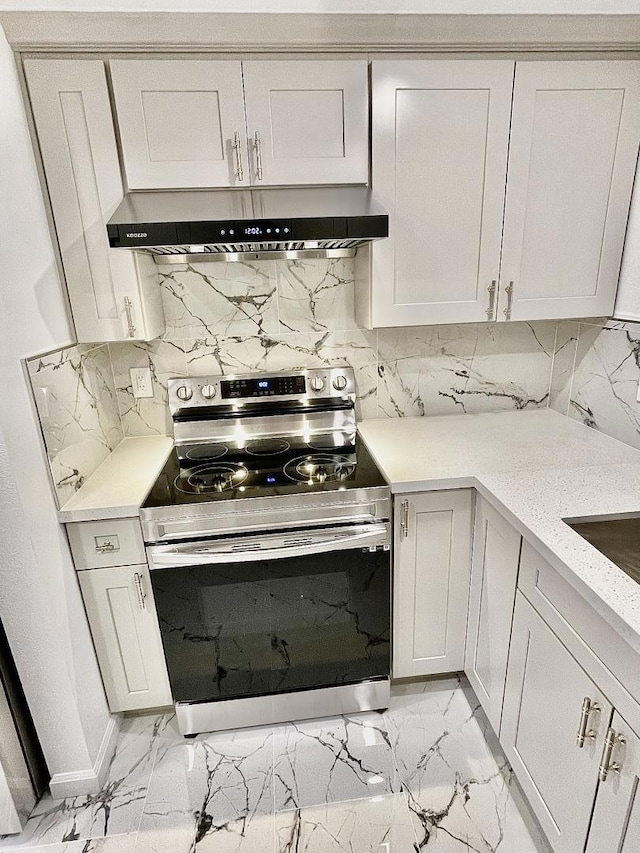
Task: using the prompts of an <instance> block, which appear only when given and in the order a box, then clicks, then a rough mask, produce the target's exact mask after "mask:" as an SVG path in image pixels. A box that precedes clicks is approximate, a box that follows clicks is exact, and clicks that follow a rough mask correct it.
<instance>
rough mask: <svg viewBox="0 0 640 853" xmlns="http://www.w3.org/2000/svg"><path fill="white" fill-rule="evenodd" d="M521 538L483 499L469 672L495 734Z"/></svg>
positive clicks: (469, 626)
mask: <svg viewBox="0 0 640 853" xmlns="http://www.w3.org/2000/svg"><path fill="white" fill-rule="evenodd" d="M521 542H522V537H521V536H520V534H519V533H518V532H517V531H516V530H515V529H514V528H513V527H512V526H511V525H510V524H509V523H508V522H507V521H505V520H504V518H503V517H502V516H501V515H500V514H499V513H498V512H496V510H495V509H494V508H493V507H492V506H491V505H490V504H488V503H487V501H486V500H483V499H482V498H479V499H478V502H477V506H476V519H475V525H474V536H473V559H472V561H471V589H470V593H469V618H468V622H467V649H466V654H465V664H464V671H465V674H466V676H467V678H468V679H469V681H470V683H471V686H472V687H473V689H474V691H475V693H476V696H477V697H478V699H479V700H480V704H481V705H482V707H483V708H484V711H485V713H486V715H487V717H488V718H489V722H490V723H491V725H492V726H493V728H494V730H495V731H496V732H498V731H499V730H500V717H501V715H502V699H503V695H504V683H505V678H506V675H507V658H508V656H509V640H510V638H511V621H512V619H513V605H514V600H515V595H516V582H517V579H518V563H519V560H520V545H521Z"/></svg>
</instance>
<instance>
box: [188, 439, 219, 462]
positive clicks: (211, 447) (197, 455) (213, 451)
mask: <svg viewBox="0 0 640 853" xmlns="http://www.w3.org/2000/svg"><path fill="white" fill-rule="evenodd" d="M228 452H229V448H228V447H227V446H226V444H209V443H207V444H196V445H194V446H193V447H190V448H189V449H188V450H187V452H186V453H185V458H186V459H193V461H194V462H195V461H198V460H199V461H203V460H214V459H220V458H221V457H222V456H226V454H227V453H228Z"/></svg>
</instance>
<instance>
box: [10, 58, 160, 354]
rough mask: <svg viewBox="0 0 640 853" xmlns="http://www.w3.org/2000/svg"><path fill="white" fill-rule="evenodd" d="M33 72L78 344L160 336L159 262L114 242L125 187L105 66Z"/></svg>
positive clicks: (66, 64) (29, 65) (56, 64)
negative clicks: (111, 226)
mask: <svg viewBox="0 0 640 853" xmlns="http://www.w3.org/2000/svg"><path fill="white" fill-rule="evenodd" d="M25 73H26V77H27V84H28V88H29V98H30V100H31V106H32V109H33V115H34V119H35V123H36V130H37V133H38V142H39V145H40V151H41V154H42V161H43V165H44V170H45V174H46V179H47V189H48V192H49V198H50V200H51V209H52V212H53V217H54V220H55V228H56V234H57V238H58V243H59V246H60V255H61V257H62V263H63V266H64V274H65V279H66V284H67V289H68V292H69V300H70V303H71V310H72V313H73V320H74V324H75V327H76V334H77V337H78V341H79V342H94V341H119V340H126V339H128V338H134V339H144V340H150V339H151V338H154V337H157V336H158V335H160V334H162V332H163V331H164V315H163V312H162V303H161V296H160V288H159V287H158V285H157V281H156V275H155V267H154V264H153V262H152V261H151V260H150V259H149V258H145V257H143V256H140V255H135V254H134V253H133V252H124V251H118V250H115V249H109V245H108V241H107V231H106V222H107V220H108V219H109V217H110V216H111V214H112V213H113V211H114V210H115V208H116V207H117V206H118V204H119V203H120V201H121V200H122V195H123V187H122V179H121V177H120V165H119V161H118V151H117V148H116V140H115V134H114V130H113V120H112V117H111V107H110V103H109V92H108V90H107V81H106V75H105V69H104V64H103V63H102V62H101V61H100V60H80V59H27V60H26V61H25ZM129 320H131V322H129Z"/></svg>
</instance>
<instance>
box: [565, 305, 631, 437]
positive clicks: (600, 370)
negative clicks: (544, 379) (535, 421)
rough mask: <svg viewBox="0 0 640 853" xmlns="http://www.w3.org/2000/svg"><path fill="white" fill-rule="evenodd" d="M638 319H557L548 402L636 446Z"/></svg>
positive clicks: (570, 415) (587, 423)
mask: <svg viewBox="0 0 640 853" xmlns="http://www.w3.org/2000/svg"><path fill="white" fill-rule="evenodd" d="M639 380H640V323H622V322H618V321H616V320H611V321H609V322H606V321H603V322H601V323H598V322H596V321H583V322H574V321H572V320H564V321H562V322H560V323H558V335H557V341H556V354H555V360H554V369H553V376H552V383H551V397H550V406H551V408H553V409H557V411H559V412H562V413H563V414H565V415H569V417H571V418H575V419H577V420H580V421H582V422H583V423H584V424H586V425H587V426H590V427H594V428H595V429H598V430H600V431H601V432H604V433H606V434H607V435H610V436H612V437H613V438H617V439H619V440H620V441H623V442H624V443H625V444H630V445H631V446H632V447H637V448H638V449H640V403H639V402H638V401H637V399H636V397H637V394H638V381H639Z"/></svg>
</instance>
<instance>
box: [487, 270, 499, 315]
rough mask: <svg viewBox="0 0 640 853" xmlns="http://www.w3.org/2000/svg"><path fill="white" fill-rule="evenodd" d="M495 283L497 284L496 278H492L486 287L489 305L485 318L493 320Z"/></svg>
mask: <svg viewBox="0 0 640 853" xmlns="http://www.w3.org/2000/svg"><path fill="white" fill-rule="evenodd" d="M496 284H497V280H496V279H495V278H494V280H493V281H492V282H491V284H490V285H489V287H488V288H487V290H488V291H489V307H488V308H487V320H495V317H494V316H493V311H494V302H495V298H496Z"/></svg>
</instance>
